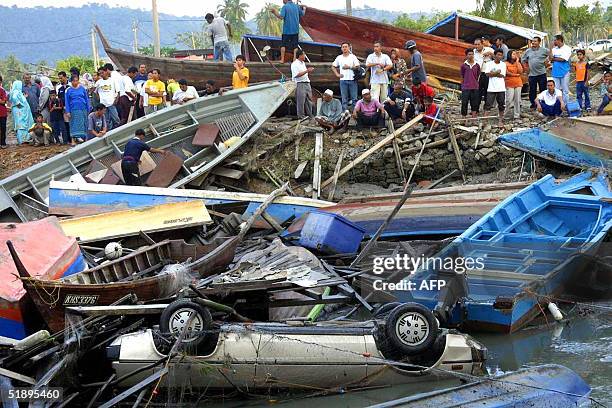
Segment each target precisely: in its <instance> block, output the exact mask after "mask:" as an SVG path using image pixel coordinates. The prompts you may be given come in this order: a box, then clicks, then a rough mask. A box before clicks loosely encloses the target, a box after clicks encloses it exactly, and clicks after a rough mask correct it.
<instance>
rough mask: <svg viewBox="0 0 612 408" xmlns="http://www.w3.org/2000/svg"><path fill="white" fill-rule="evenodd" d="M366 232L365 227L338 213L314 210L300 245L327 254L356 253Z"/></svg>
mask: <svg viewBox="0 0 612 408" xmlns="http://www.w3.org/2000/svg"><path fill="white" fill-rule="evenodd" d="M364 234H365V230H364V229H362V228H361V227H358V226H357V225H355V224H353V223H352V222H350V221H349V220H347V219H346V218H344V217H342V216H340V215H338V214H333V213H328V212H323V211H313V212H311V213H310V214H308V219H307V220H306V222H305V223H304V227H303V228H302V232H301V234H300V245H301V246H303V247H306V248H310V249H316V250H317V251H320V252H322V253H325V254H354V253H356V252H357V250H358V249H359V244H360V243H361V241H362V240H363V236H364Z"/></svg>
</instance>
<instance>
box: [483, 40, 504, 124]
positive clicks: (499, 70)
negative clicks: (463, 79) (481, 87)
mask: <svg viewBox="0 0 612 408" xmlns="http://www.w3.org/2000/svg"><path fill="white" fill-rule="evenodd" d="M502 54H503V51H502V50H497V51H495V54H494V58H495V59H494V60H493V61H489V62H487V63H486V64H485V67H484V72H485V74H487V76H488V77H489V86H488V88H487V102H486V103H485V115H487V114H488V112H489V111H490V110H491V108H493V105H494V104H495V102H497V108H498V110H499V120H498V124H499V126H502V125H503V124H504V111H505V108H506V82H505V78H506V63H504V62H502V57H503V55H502Z"/></svg>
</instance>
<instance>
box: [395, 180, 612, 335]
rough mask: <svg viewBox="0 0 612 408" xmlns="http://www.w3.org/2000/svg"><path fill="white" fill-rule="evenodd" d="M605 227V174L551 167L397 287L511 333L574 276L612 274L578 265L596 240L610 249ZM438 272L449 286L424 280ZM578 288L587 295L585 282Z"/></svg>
mask: <svg viewBox="0 0 612 408" xmlns="http://www.w3.org/2000/svg"><path fill="white" fill-rule="evenodd" d="M610 230H612V191H611V189H610V183H609V179H608V176H607V175H606V174H597V173H595V174H594V173H591V172H584V173H581V174H578V175H576V176H574V177H572V178H571V179H568V180H566V181H563V182H557V181H555V179H554V178H553V177H552V176H551V175H548V176H545V177H543V178H542V179H540V180H538V181H537V182H535V183H533V184H532V185H531V186H529V187H527V188H525V189H523V190H522V191H520V192H518V193H516V194H513V195H512V196H510V197H508V198H507V199H506V200H504V201H503V202H502V203H501V204H499V205H498V206H497V207H495V208H494V209H493V210H492V211H490V212H489V213H488V214H486V215H485V216H484V217H482V218H481V219H480V220H479V221H478V222H476V223H475V224H474V225H472V226H471V227H470V228H469V229H468V230H467V231H465V232H464V233H463V234H461V236H459V237H458V238H457V239H455V240H454V241H453V242H452V243H451V244H450V245H448V246H447V247H446V248H444V249H443V250H442V251H441V252H439V253H438V254H437V255H436V256H435V257H434V258H433V259H432V262H429V263H427V264H425V266H424V267H423V268H420V269H419V270H417V271H416V273H414V274H413V275H412V276H410V277H409V278H406V279H405V280H404V281H401V282H400V283H402V285H400V286H399V287H398V289H401V290H396V291H394V295H395V296H396V297H397V298H398V299H399V300H401V301H410V302H419V303H421V304H423V305H425V306H427V307H429V308H432V309H435V310H436V312H437V313H438V317H439V318H440V319H441V321H442V322H443V325H446V326H460V327H461V328H463V329H467V330H474V331H496V332H504V333H511V332H514V331H516V330H519V329H521V328H522V327H524V326H525V325H527V324H529V322H530V321H532V320H533V319H534V318H535V317H536V316H537V315H538V314H540V313H543V310H544V308H546V307H547V306H548V305H549V303H550V302H551V300H550V298H559V297H561V298H563V297H564V296H565V295H566V294H570V293H572V292H574V290H573V287H574V286H577V285H576V282H606V281H607V282H609V278H608V277H603V276H593V275H597V274H600V273H606V271H607V270H608V269H606V268H590V267H586V268H585V267H583V265H584V263H585V261H587V260H589V259H591V258H592V257H593V256H594V255H596V254H597V253H598V251H599V250H600V247H601V251H602V252H605V251H608V250H609V247H607V246H606V245H609V244H604V241H609V240H610V236H611V235H612V234H610ZM408 273H409V272H406V274H408ZM438 280H440V281H444V282H446V284H447V286H446V287H443V288H442V290H438V289H439V288H438V287H436V288H433V287H428V286H427V285H426V284H425V285H424V283H427V282H431V281H438ZM410 283H412V285H413V286H412V287H413V288H414V290H410V286H409V284H410ZM403 289H406V290H403ZM585 289H587V290H586V291H585ZM581 291H582V294H583V296H587V299H589V298H590V294H589V290H588V288H584V287H581ZM600 291H601V288H593V290H592V291H591V293H592V294H593V296H600V295H601V293H600Z"/></svg>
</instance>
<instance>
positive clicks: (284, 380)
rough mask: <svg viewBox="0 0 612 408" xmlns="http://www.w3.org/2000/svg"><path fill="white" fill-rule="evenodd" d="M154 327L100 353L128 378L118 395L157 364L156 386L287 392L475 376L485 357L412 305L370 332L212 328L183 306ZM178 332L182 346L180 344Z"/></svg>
mask: <svg viewBox="0 0 612 408" xmlns="http://www.w3.org/2000/svg"><path fill="white" fill-rule="evenodd" d="M160 323H161V324H160V327H161V329H155V330H151V329H147V330H144V331H140V332H137V333H132V334H126V335H122V336H121V337H118V338H117V339H116V340H115V341H113V343H111V344H110V345H109V346H108V347H107V357H108V358H109V359H110V360H111V361H112V365H113V368H114V370H115V372H116V374H117V377H121V378H125V380H124V381H123V382H122V383H121V385H122V386H131V385H134V384H137V383H138V382H139V381H141V380H142V379H143V378H146V377H147V376H149V375H151V374H152V373H153V372H154V371H155V370H156V369H155V368H154V366H155V363H156V362H160V361H164V360H169V361H168V362H167V364H168V369H169V374H168V375H167V376H166V377H165V378H164V380H163V382H162V386H163V385H168V383H172V384H181V385H183V386H191V387H194V388H200V387H202V388H236V387H244V388H249V389H251V388H286V389H291V388H304V387H319V388H333V387H359V386H366V385H367V386H376V385H390V384H400V383H408V382H416V381H429V380H431V379H432V377H436V378H438V377H441V378H443V377H449V376H451V375H452V374H453V372H461V373H467V374H480V373H482V372H483V370H484V361H485V357H486V349H485V347H484V346H483V345H482V344H480V343H478V342H477V341H476V340H474V339H472V338H471V337H469V336H468V335H464V334H459V333H456V332H452V331H448V330H442V329H439V328H438V324H437V321H436V319H435V317H434V315H433V314H432V312H431V311H430V310H428V309H426V308H425V307H423V306H421V305H418V304H402V305H399V306H397V307H395V308H394V309H393V310H392V311H390V313H388V315H387V316H386V317H385V318H384V319H382V320H372V321H367V322H350V323H348V322H321V323H317V324H312V325H304V324H303V323H301V324H298V325H294V324H280V323H227V324H220V325H215V324H214V323H213V322H212V319H211V315H210V312H208V310H207V309H206V308H204V307H202V306H201V305H199V304H198V303H196V302H191V301H181V302H176V304H171V305H170V306H169V307H168V308H167V310H165V311H164V313H163V314H162V317H161V322H160ZM187 324H188V325H189V326H187V327H186V325H187ZM183 329H185V330H184V331H185V332H187V333H188V335H187V336H179V333H180V332H182V331H183ZM177 338H178V340H177ZM177 341H180V342H181V343H180V347H176V342H177ZM176 350H179V352H176ZM169 353H170V354H171V356H170V357H169V356H168V354H169ZM130 373H135V374H134V375H129V374H130ZM169 380H170V381H169Z"/></svg>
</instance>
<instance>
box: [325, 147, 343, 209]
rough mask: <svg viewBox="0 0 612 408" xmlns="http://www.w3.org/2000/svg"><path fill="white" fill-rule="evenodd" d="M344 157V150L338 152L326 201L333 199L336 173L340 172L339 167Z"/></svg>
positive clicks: (336, 178) (336, 181) (336, 182)
mask: <svg viewBox="0 0 612 408" xmlns="http://www.w3.org/2000/svg"><path fill="white" fill-rule="evenodd" d="M343 159H344V150H342V151H341V152H340V157H338V161H337V162H336V168H335V169H334V175H333V176H332V186H331V189H330V190H329V195H328V196H327V200H328V201H332V200H333V199H334V194H336V185H337V184H338V174H340V168H341V167H342V160H343Z"/></svg>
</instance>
